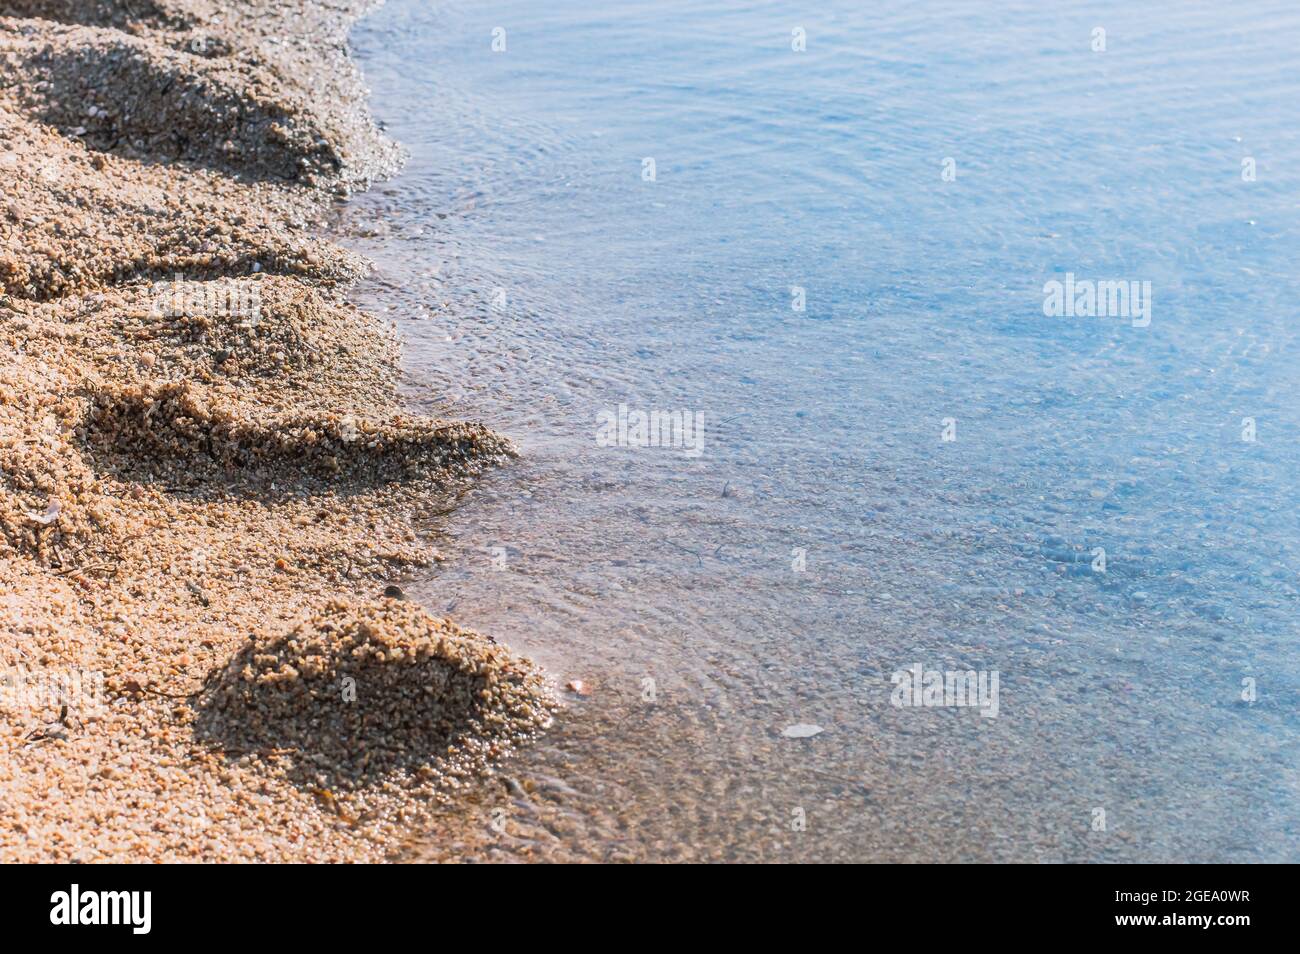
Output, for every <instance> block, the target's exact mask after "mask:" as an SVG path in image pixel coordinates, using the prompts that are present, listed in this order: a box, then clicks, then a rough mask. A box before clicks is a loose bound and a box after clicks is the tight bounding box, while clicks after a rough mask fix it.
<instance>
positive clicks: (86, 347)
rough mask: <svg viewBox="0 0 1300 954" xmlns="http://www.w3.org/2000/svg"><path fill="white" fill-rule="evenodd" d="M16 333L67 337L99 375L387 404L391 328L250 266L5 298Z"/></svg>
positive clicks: (393, 362)
mask: <svg viewBox="0 0 1300 954" xmlns="http://www.w3.org/2000/svg"><path fill="white" fill-rule="evenodd" d="M11 308H12V310H13V312H14V313H21V314H22V315H23V317H24V319H25V320H26V323H27V326H28V327H27V328H26V329H25V331H26V334H25V339H26V341H28V342H30V343H31V344H32V345H33V346H36V345H38V344H39V345H40V346H42V347H44V348H46V349H47V350H48V343H49V342H50V341H51V340H52V339H56V340H60V341H62V342H65V343H66V346H67V347H68V349H69V351H71V352H73V353H74V354H75V356H76V359H77V360H79V361H84V362H88V363H89V364H91V365H92V366H93V367H94V368H95V370H96V373H97V374H98V375H99V376H100V377H102V379H103V380H105V381H108V382H111V383H116V384H120V385H125V384H131V383H141V382H153V383H163V382H165V381H177V382H180V381H184V382H189V383H192V384H197V385H202V386H204V387H209V388H213V389H216V390H220V391H222V392H224V393H226V394H228V395H229V396H230V397H231V398H232V399H236V400H252V401H262V402H264V403H266V404H267V405H270V406H272V407H274V405H275V404H276V402H278V401H280V400H281V399H282V398H283V396H284V395H285V393H286V392H287V393H289V394H291V395H292V406H293V407H294V408H295V409H297V410H300V411H306V410H312V411H328V410H330V409H334V408H337V407H338V405H339V400H340V396H345V397H346V398H347V401H348V405H349V407H351V408H353V409H354V410H359V409H363V408H364V409H372V410H373V413H376V414H383V413H388V412H387V410H385V409H387V408H390V407H391V405H392V402H393V398H394V395H393V380H394V378H395V377H396V374H397V372H398V362H399V348H398V342H397V339H396V337H395V336H394V335H393V333H392V329H391V327H389V326H388V325H386V324H385V323H384V322H382V321H380V320H379V319H377V318H375V317H373V316H371V315H367V314H366V313H364V312H362V311H360V310H359V309H357V308H355V307H353V306H352V305H350V304H349V303H347V302H346V301H343V300H341V299H340V298H339V296H338V295H336V294H332V293H328V292H326V291H324V290H322V289H318V288H313V287H311V286H309V285H305V284H303V283H302V282H300V281H297V280H294V279H290V278H282V277H279V276H270V275H265V274H259V275H254V276H251V277H248V278H237V279H214V280H212V281H206V282H191V281H167V282H156V283H153V284H150V285H131V286H124V287H117V288H111V289H106V290H104V291H102V292H97V293H95V294H91V295H85V296H82V297H78V298H65V299H62V300H60V301H59V302H58V303H57V305H52V304H41V305H32V304H28V303H20V302H11Z"/></svg>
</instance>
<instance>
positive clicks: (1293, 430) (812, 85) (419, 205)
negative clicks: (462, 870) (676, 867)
mask: <svg viewBox="0 0 1300 954" xmlns="http://www.w3.org/2000/svg"><path fill="white" fill-rule="evenodd" d="M1131 6H1132V5H1129V4H1087V5H1084V4H1075V3H1064V4H1036V3H1013V4H947V5H944V4H938V3H932V2H919V3H912V4H906V5H897V6H891V7H885V6H883V5H882V6H879V7H876V6H873V5H863V4H855V3H847V2H831V3H825V4H819V5H817V6H816V8H799V7H791V6H789V5H787V4H778V3H766V2H732V3H716V2H709V3H691V4H686V3H678V2H675V0H670V2H658V3H654V4H649V3H645V4H643V3H624V4H615V5H608V6H601V5H592V4H579V3H570V2H558V3H553V4H548V5H546V9H537V8H536V7H537V5H535V4H525V3H519V2H485V3H475V4H462V3H458V2H452V3H440V4H436V5H432V6H430V5H426V4H420V3H416V2H414V0H389V3H388V5H387V6H386V7H385V8H383V9H382V10H381V11H379V12H378V13H376V14H375V15H373V16H372V17H371V18H369V19H367V20H365V21H363V23H362V24H361V25H359V27H358V28H357V30H356V32H355V34H354V37H353V42H354V46H355V48H356V51H357V55H358V58H359V60H360V62H361V66H362V69H363V71H364V72H365V75H366V78H367V81H368V82H369V84H370V86H371V87H372V91H373V99H372V105H373V108H374V111H375V114H376V116H377V117H378V118H379V119H380V120H381V121H383V122H384V123H385V124H386V126H387V128H388V130H389V132H390V133H391V134H392V135H393V136H394V137H395V138H396V139H398V140H400V141H401V142H402V143H403V144H404V145H405V146H406V148H407V149H408V151H409V153H410V161H409V163H408V165H407V167H406V170H405V171H404V172H403V174H402V175H400V176H399V177H398V178H396V179H395V180H393V181H392V182H391V183H388V184H385V185H384V186H382V187H381V188H380V189H379V190H377V191H376V192H373V193H371V194H368V195H366V196H363V197H360V198H358V199H357V200H355V201H354V202H353V203H351V205H350V206H349V207H348V208H347V209H346V210H345V212H344V216H343V228H344V230H345V232H349V233H350V234H352V236H353V238H352V240H351V241H352V243H353V244H354V245H355V246H356V247H358V248H359V249H361V250H362V251H364V252H366V253H367V254H369V255H371V256H372V257H373V258H374V259H375V261H376V266H377V267H376V273H375V276H374V279H373V280H372V281H371V282H369V283H368V284H367V286H366V287H365V288H364V289H363V290H362V292H361V294H360V296H359V297H360V300H361V302H362V303H363V304H364V305H365V306H367V307H369V308H373V309H376V310H382V311H384V312H385V313H387V314H390V315H391V316H392V317H393V318H394V319H395V320H397V321H398V322H399V324H400V326H401V328H402V330H403V332H404V333H405V335H406V337H407V341H408V347H407V370H408V378H409V381H408V392H409V395H410V399H411V400H412V402H413V403H415V404H417V405H419V406H422V407H424V408H426V409H428V410H431V411H434V412H437V413H443V414H447V415H453V416H462V417H473V418H477V419H481V420H485V421H487V422H488V423H490V424H491V425H492V426H494V427H496V428H497V429H499V430H501V431H503V432H505V433H508V434H510V435H511V436H512V437H513V438H515V439H516V441H517V442H518V443H519V444H520V446H521V449H522V451H523V458H522V459H521V461H520V462H519V463H517V464H515V465H512V466H511V467H509V468H507V469H505V470H503V471H502V472H500V473H498V474H495V475H493V476H492V477H491V478H490V479H489V480H487V481H486V482H485V483H484V485H483V486H482V487H481V488H480V489H479V490H477V491H476V492H474V493H473V494H471V495H470V496H469V497H468V498H467V499H466V500H465V501H463V502H462V504H461V506H460V508H459V509H458V510H457V512H456V513H454V514H452V515H449V516H447V517H445V518H438V519H437V520H434V521H432V522H431V524H430V529H431V531H432V532H434V533H436V534H438V535H439V538H440V539H441V540H442V542H443V544H444V549H445V551H446V554H447V557H448V559H447V561H446V562H444V563H443V564H442V565H441V567H440V568H439V570H438V571H437V572H436V573H432V574H430V575H428V576H427V577H425V578H422V579H420V580H417V581H415V582H414V584H413V585H414V587H415V591H416V592H417V594H418V595H419V597H420V598H421V599H423V600H424V601H425V602H426V603H428V604H429V605H430V606H431V607H432V608H433V609H435V610H437V611H446V612H448V613H450V614H451V615H453V616H454V617H456V618H457V619H459V620H460V621H462V622H464V623H466V624H469V625H472V626H474V627H476V628H479V629H481V630H483V631H485V632H490V633H493V634H494V635H496V636H497V637H498V638H500V639H502V640H503V641H505V642H508V643H510V644H511V645H513V646H515V647H516V648H518V649H521V650H523V651H525V652H528V653H529V654H531V655H533V656H534V657H536V658H538V659H539V660H540V661H542V662H543V663H544V664H545V665H546V666H547V667H548V668H549V669H550V671H551V672H552V673H553V674H554V676H555V678H556V680H557V684H558V685H560V686H563V685H564V684H565V683H567V682H568V681H570V680H574V679H580V680H582V682H583V684H584V687H585V693H586V694H584V695H579V694H575V693H566V697H567V699H568V702H569V705H568V707H567V708H566V710H565V712H564V713H563V714H562V715H561V717H560V718H559V720H558V721H557V725H556V728H555V730H554V731H553V732H552V733H551V734H550V735H549V736H548V737H547V738H546V739H545V740H543V741H542V742H541V743H540V744H538V745H537V746H535V747H534V748H533V749H531V750H529V751H528V752H527V753H525V754H524V755H522V756H521V757H520V758H518V759H516V760H514V761H513V762H512V763H509V764H508V765H507V766H506V767H505V769H504V770H503V771H505V772H506V773H507V774H509V775H510V776H511V779H512V780H513V781H514V782H517V783H518V784H517V785H516V784H510V785H509V786H504V785H503V786H500V787H497V786H494V785H489V786H488V787H486V788H485V789H484V790H483V791H481V792H475V793H471V794H469V795H467V796H466V798H465V799H464V800H463V802H462V803H461V804H460V805H459V806H458V807H457V808H455V809H453V810H451V811H450V812H449V815H448V817H447V819H446V820H445V821H446V831H444V832H440V833H438V835H437V837H433V836H422V835H421V834H420V833H413V838H414V839H415V840H416V842H417V845H418V847H417V850H419V851H421V852H423V853H425V854H427V855H429V856H433V857H443V856H448V855H453V856H462V855H473V856H489V857H495V856H502V855H504V856H519V857H530V858H531V857H538V856H541V857H553V858H569V857H577V858H620V859H621V858H628V859H655V860H658V859H664V860H667V859H747V860H749V859H752V860H809V859H825V860H840V859H857V860H993V859H1016V860H1053V861H1055V860H1064V861H1097V860H1152V861H1208V860H1215V861H1241V860H1290V861H1295V860H1297V859H1298V858H1300V849H1298V844H1300V817H1298V816H1300V812H1298V810H1297V795H1298V794H1300V792H1298V788H1300V785H1298V783H1300V774H1298V771H1297V769H1298V762H1297V746H1296V743H1297V729H1298V726H1297V709H1298V707H1300V662H1298V661H1297V658H1296V652H1295V647H1296V631H1297V625H1296V624H1297V583H1298V582H1300V581H1298V577H1297V573H1298V571H1300V518H1298V517H1297V506H1296V502H1297V500H1296V498H1297V485H1298V482H1300V481H1298V480H1297V473H1298V471H1300V468H1298V466H1297V465H1298V464H1300V443H1298V441H1297V439H1298V438H1300V407H1298V406H1297V395H1298V394H1300V391H1298V390H1297V385H1298V384H1300V365H1297V363H1296V361H1295V357H1294V356H1295V352H1296V345H1297V314H1296V306H1295V303H1296V302H1297V301H1298V300H1300V297H1298V293H1300V283H1297V280H1296V277H1295V274H1294V270H1295V264H1296V262H1297V261H1300V199H1298V198H1297V196H1300V123H1297V119H1298V118H1300V115H1298V114H1300V105H1298V104H1300V69H1298V68H1297V61H1296V53H1295V51H1296V50H1297V49H1300V9H1297V8H1294V7H1293V5H1290V4H1286V3H1280V2H1279V3H1273V2H1263V3H1254V4H1243V5H1236V6H1233V7H1232V8H1231V9H1226V8H1225V6H1224V5H1222V4H1217V3H1204V4H1198V3H1170V4H1154V5H1144V7H1143V9H1140V10H1135V9H1131ZM1097 27H1101V28H1103V29H1104V30H1105V50H1104V52H1100V51H1096V50H1094V49H1093V46H1094V45H1095V43H1096V40H1095V38H1094V29H1095V28H1097ZM498 28H500V29H501V30H504V38H505V48H504V50H494V49H493V41H494V30H497V29H498ZM796 28H800V29H802V30H803V31H804V35H805V36H806V49H805V50H803V51H797V50H795V49H792V31H793V30H795V29H796ZM497 36H500V33H498V34H497ZM647 159H653V165H654V176H653V178H652V179H651V178H649V177H648V176H647V175H646V172H645V170H646V168H647V163H646V160H647ZM1246 159H1250V160H1253V164H1254V170H1255V176H1254V179H1253V181H1247V179H1246V178H1244V177H1243V160H1246ZM946 160H951V162H947V161H946ZM945 171H947V172H948V173H949V174H948V175H945ZM953 172H955V176H954V175H953V174H952V173H953ZM1067 274H1072V275H1074V276H1076V277H1077V278H1080V279H1093V280H1102V281H1109V280H1123V281H1136V282H1139V283H1141V282H1149V283H1150V288H1151V300H1150V306H1151V307H1150V322H1149V324H1146V325H1145V326H1135V324H1134V322H1133V321H1131V320H1130V319H1128V318H1124V317H1047V316H1045V315H1044V308H1043V303H1044V291H1043V289H1044V284H1045V283H1046V282H1049V281H1052V280H1053V279H1056V280H1061V281H1064V280H1065V276H1066V275H1067ZM792 289H802V296H803V309H802V310H796V308H795V307H793V305H794V304H795V303H796V295H797V294H798V293H797V292H794V291H792ZM1139 324H1141V323H1139ZM620 404H626V405H627V406H628V407H629V409H631V410H633V411H635V410H638V409H639V410H646V411H648V410H652V409H658V410H673V411H686V412H688V413H690V414H691V415H693V416H694V415H697V414H699V415H702V416H703V420H704V422H705V423H704V430H703V444H702V448H701V452H700V453H699V454H698V456H692V455H688V454H685V453H683V452H682V451H681V450H680V449H675V448H672V447H626V446H613V447H610V446H602V442H601V441H600V440H598V437H597V434H598V424H599V421H600V419H601V414H602V412H606V411H610V410H611V409H617V407H618V406H619V405H620ZM1246 419H1249V421H1247V420H1246ZM1252 427H1253V433H1252V430H1251V428H1252ZM945 431H946V432H947V436H949V437H955V439H952V440H945V439H944V437H945ZM1252 438H1253V439H1252ZM1099 551H1104V558H1105V563H1104V571H1103V570H1102V569H1099V565H1098V563H1097V554H1098V552H1099ZM914 664H923V665H924V667H925V668H927V669H929V668H935V669H940V670H945V669H960V670H967V669H974V670H978V671H985V672H987V671H997V672H998V673H999V674H1000V685H1001V689H1000V711H999V714H998V715H997V716H996V717H994V718H982V717H981V716H980V715H979V714H978V713H976V712H975V711H972V710H970V709H961V708H952V707H939V708H900V707H897V706H895V705H893V704H892V703H891V690H892V684H891V674H893V673H895V672H897V671H899V670H905V669H908V668H909V667H911V666H913V665H914ZM647 680H649V681H647ZM1252 687H1253V690H1254V694H1253V696H1251V697H1250V698H1243V693H1246V694H1247V695H1250V692H1249V690H1250V689H1251V688H1252ZM794 724H815V725H817V726H819V727H820V728H821V729H822V731H821V733H820V734H817V735H816V736H815V737H812V738H803V739H800V738H788V737H786V736H785V735H783V734H782V733H783V730H785V729H786V728H787V727H789V726H791V725H794ZM502 810H504V811H505V816H504V817H506V818H507V819H508V822H507V824H505V826H504V829H505V830H504V831H502V830H501V828H502V825H501V824H496V825H492V824H489V822H488V819H489V818H491V817H494V816H493V815H492V812H493V811H496V812H497V813H498V814H497V816H495V817H497V818H500V817H502V816H501V815H500V812H501V811H502ZM1098 810H1101V811H1103V812H1104V818H1105V826H1104V830H1102V829H1100V828H1098V827H1097V821H1098V818H1099V816H1098V814H1097V812H1098ZM796 819H802V827H801V826H800V824H797V823H796V821H795V820H796ZM448 845H451V846H453V847H450V848H449V847H448Z"/></svg>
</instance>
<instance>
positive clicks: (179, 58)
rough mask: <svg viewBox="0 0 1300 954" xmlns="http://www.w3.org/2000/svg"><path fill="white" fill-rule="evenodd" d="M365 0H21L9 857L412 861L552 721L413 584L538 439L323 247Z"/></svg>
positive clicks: (2, 86) (528, 678) (13, 51)
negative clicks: (441, 383)
mask: <svg viewBox="0 0 1300 954" xmlns="http://www.w3.org/2000/svg"><path fill="white" fill-rule="evenodd" d="M366 6H367V5H366V4H364V3H354V2H340V3H312V2H294V0H290V2H263V0H253V2H242V3H238V4H222V3H209V2H204V0H159V2H148V0H137V2H134V3H127V2H125V0H99V2H95V3H76V2H72V0H5V2H0V14H3V15H4V16H3V18H0V179H2V180H3V182H4V208H3V209H0V235H2V237H3V252H2V253H0V283H2V285H3V287H2V288H0V291H2V292H3V297H2V298H0V305H2V306H3V307H0V349H3V353H4V357H3V360H0V673H3V677H4V682H3V689H4V696H3V698H2V699H0V707H2V708H3V711H4V721H3V723H2V728H0V797H2V798H3V801H4V805H5V811H4V812H3V813H0V860H3V861H6V862H14V861H84V862H95V861H188V860H202V861H233V860H246V861H252V860H258V861H373V860H382V859H384V858H386V857H389V856H390V855H391V852H392V850H393V848H394V846H395V844H396V843H397V841H398V840H399V838H400V836H401V835H402V834H403V833H406V832H409V831H410V830H411V829H412V828H416V827H418V826H419V824H420V819H421V818H422V817H425V815H426V814H427V812H428V811H429V810H430V809H433V808H436V806H438V805H439V804H442V803H445V802H446V800H448V799H449V798H452V797H454V794H455V790H456V788H457V786H458V785H460V784H462V783H463V781H464V780H466V779H469V778H472V777H475V776H478V775H481V774H482V773H483V772H484V770H485V769H486V768H487V767H488V766H489V765H490V764H491V763H493V762H494V761H496V760H497V759H499V758H500V757H501V756H503V755H504V754H506V753H507V752H509V751H510V750H511V749H513V748H514V747H516V746H517V745H519V744H520V743H522V742H524V741H526V740H528V739H529V738H530V737H532V736H533V735H535V734H536V733H537V732H539V731H540V730H542V729H543V728H544V727H545V726H546V725H547V724H548V723H549V721H550V719H551V717H552V712H553V702H552V700H551V696H550V692H549V690H548V687H547V684H546V681H545V680H544V678H543V677H542V675H541V673H540V672H539V671H538V670H537V668H536V667H534V666H533V665H532V664H530V663H529V662H528V661H526V660H525V659H522V658H520V657H518V656H516V655H514V654H512V653H511V652H510V651H509V650H508V649H507V648H506V647H504V646H500V645H497V644H496V643H495V642H494V640H492V639H491V638H490V637H486V636H480V635H477V634H474V633H471V632H468V631H465V630H462V629H461V628H459V627H457V626H456V625H455V624H454V623H452V622H449V621H445V620H443V619H440V618H435V617H434V616H432V615H430V614H429V613H428V612H426V611H425V610H424V609H422V608H421V607H420V606H419V605H417V604H416V603H415V602H413V601H411V600H409V599H407V598H406V597H405V595H404V594H403V592H402V590H401V587H400V582H401V580H402V578H403V574H404V573H406V572H407V571H409V570H410V569H412V568H414V567H418V566H421V565H426V564H428V563H430V562H432V561H436V560H438V558H439V554H437V553H436V552H434V550H433V549H432V547H431V546H430V545H429V544H428V543H427V541H425V540H423V539H422V538H421V535H420V534H419V533H418V530H417V528H418V527H419V526H420V523H421V520H422V518H423V517H424V516H426V515H428V514H429V513H431V512H438V511H439V510H441V509H444V508H445V507H446V506H447V503H446V501H447V499H448V495H449V494H451V493H454V492H455V491H456V489H457V488H458V487H460V486H462V485H463V484H464V483H465V482H466V481H469V480H472V479H473V478H474V476H475V475H476V474H478V473H479V472H480V471H482V470H483V469H484V468H486V467H491V466H494V465H496V464H498V463H500V462H502V461H504V460H506V459H508V458H509V457H510V456H511V455H512V454H513V453H514V450H513V447H512V445H511V443H510V442H509V441H508V440H507V439H506V438H505V437H503V436H501V435H499V434H496V433H494V432H492V431H491V430H489V429H488V428H486V427H484V426H483V425H481V424H477V423H464V422H452V421H439V420H431V419H426V418H423V417H419V416H415V415H412V414H410V413H406V412H404V410H403V408H402V406H401V405H400V403H399V401H398V399H397V397H396V392H395V382H396V380H397V376H398V342H397V340H396V337H395V334H394V332H393V329H392V328H391V327H390V326H388V325H387V324H385V323H384V322H383V321H381V320H380V319H378V318H376V317H374V316H372V315H369V314H366V313H363V312H362V311H360V310H358V309H357V308H355V307H353V306H351V305H350V304H348V303H347V301H346V300H345V298H344V293H345V291H346V289H347V287H348V286H349V284H350V283H352V282H354V281H355V280H356V279H357V278H358V277H359V276H361V275H363V274H364V273H365V269H366V266H365V263H364V262H362V261H360V260H359V259H358V258H357V257H356V256H355V255H353V254H351V253H349V252H347V251H345V250H344V249H342V248H340V247H337V246H335V245H332V244H330V243H329V242H328V241H324V240H322V239H321V238H320V228H321V222H322V220H323V216H324V215H325V214H326V213H327V212H328V210H329V209H330V207H331V205H332V204H333V203H335V202H337V201H339V200H340V199H341V198H343V197H346V196H347V195H348V194H350V193H352V192H354V191H356V190H359V189H364V188H366V187H368V186H369V185H370V183H372V182H373V181H374V180H375V179H376V178H377V177H381V176H384V175H387V174H390V173H391V172H393V171H394V170H395V169H396V168H397V167H398V166H399V164H400V153H399V149H398V147H397V146H396V145H395V144H394V143H392V142H390V141H388V140H387V139H385V137H384V136H383V135H382V134H381V133H379V132H378V131H377V130H376V129H375V127H374V125H373V123H372V122H371V120H370V117H369V114H368V112H367V110H366V106H365V91H364V89H363V88H362V86H361V83H360V79H359V77H358V74H357V71H356V69H355V68H354V67H353V66H352V64H351V62H350V61H349V59H348V56H347V51H346V45H345V37H346V34H347V31H348V29H349V27H350V25H351V23H352V22H353V21H354V19H355V18H356V17H357V16H358V15H360V14H361V13H362V12H363V11H364V9H365V7H366Z"/></svg>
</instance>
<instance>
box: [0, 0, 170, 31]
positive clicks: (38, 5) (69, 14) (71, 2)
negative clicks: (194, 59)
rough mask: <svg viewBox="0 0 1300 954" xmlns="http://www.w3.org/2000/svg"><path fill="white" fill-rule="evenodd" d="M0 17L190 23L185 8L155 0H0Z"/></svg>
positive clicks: (128, 26)
mask: <svg viewBox="0 0 1300 954" xmlns="http://www.w3.org/2000/svg"><path fill="white" fill-rule="evenodd" d="M0 17H40V18H41V19H43V20H56V21H58V22H59V23H79V24H82V25H85V26H103V27H115V28H117V29H119V30H131V31H135V30H139V29H141V28H142V27H171V28H173V29H182V28H185V27H188V26H191V25H193V23H194V18H193V17H192V16H190V15H188V14H187V13H186V12H185V11H183V10H181V9H178V8H174V7H172V6H170V5H169V4H167V3H165V2H157V0H0Z"/></svg>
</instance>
